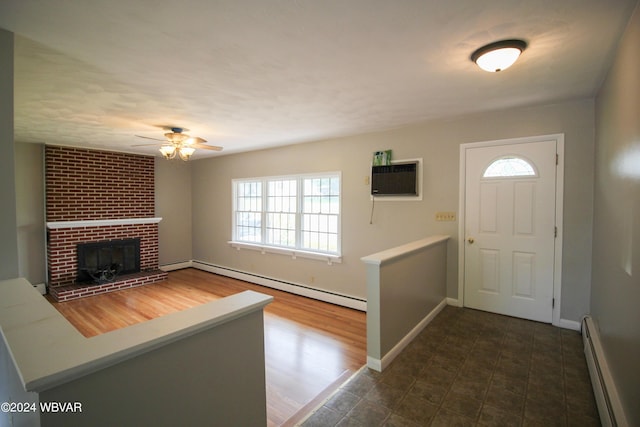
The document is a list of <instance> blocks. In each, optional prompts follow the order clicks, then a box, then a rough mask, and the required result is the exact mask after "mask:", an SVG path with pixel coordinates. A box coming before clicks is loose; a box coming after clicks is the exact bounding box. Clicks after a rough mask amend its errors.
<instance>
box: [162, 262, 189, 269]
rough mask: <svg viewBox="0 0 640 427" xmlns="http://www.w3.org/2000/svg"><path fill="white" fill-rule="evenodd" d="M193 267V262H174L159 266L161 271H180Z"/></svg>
mask: <svg viewBox="0 0 640 427" xmlns="http://www.w3.org/2000/svg"><path fill="white" fill-rule="evenodd" d="M189 267H193V261H185V262H176V263H174V264H165V265H161V266H160V270H162V271H174V270H182V269H183V268H189Z"/></svg>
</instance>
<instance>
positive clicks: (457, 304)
mask: <svg viewBox="0 0 640 427" xmlns="http://www.w3.org/2000/svg"><path fill="white" fill-rule="evenodd" d="M447 305H451V306H453V307H462V305H461V304H460V300H459V299H457V298H447Z"/></svg>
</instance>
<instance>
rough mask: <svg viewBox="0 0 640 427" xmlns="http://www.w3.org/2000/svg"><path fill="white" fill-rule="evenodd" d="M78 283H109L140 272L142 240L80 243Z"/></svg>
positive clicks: (78, 249) (78, 247)
mask: <svg viewBox="0 0 640 427" xmlns="http://www.w3.org/2000/svg"><path fill="white" fill-rule="evenodd" d="M77 255H78V274H77V278H76V281H77V282H78V283H91V282H94V283H98V284H102V283H108V282H112V281H114V280H115V279H116V277H117V276H120V275H123V274H130V273H137V272H139V271H140V239H139V238H135V239H122V240H109V241H101V242H90V243H79V244H78V245H77Z"/></svg>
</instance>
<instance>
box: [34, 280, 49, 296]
mask: <svg viewBox="0 0 640 427" xmlns="http://www.w3.org/2000/svg"><path fill="white" fill-rule="evenodd" d="M33 287H34V288H35V289H36V291H38V292H40V294H42V295H45V294H46V293H47V286H46V285H45V284H44V283H38V284H36V285H33Z"/></svg>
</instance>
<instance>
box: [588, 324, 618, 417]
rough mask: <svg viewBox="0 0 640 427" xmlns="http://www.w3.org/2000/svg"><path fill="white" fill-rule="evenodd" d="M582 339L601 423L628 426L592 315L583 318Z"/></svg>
mask: <svg viewBox="0 0 640 427" xmlns="http://www.w3.org/2000/svg"><path fill="white" fill-rule="evenodd" d="M582 340H583V342H584V354H585V357H586V359H587V366H588V367H589V376H590V377H591V385H592V387H593V394H594V396H595V399H596V404H597V405H598V412H599V414H600V422H601V424H602V425H603V427H609V426H611V427H626V426H628V424H627V420H626V417H625V415H624V411H623V409H622V403H621V402H620V398H619V396H618V392H617V390H616V387H615V384H614V382H613V377H612V376H611V371H610V370H609V366H608V364H607V360H606V358H605V356H604V351H603V349H602V343H601V342H600V333H599V332H598V329H597V328H596V325H595V323H594V321H593V319H592V318H591V316H585V317H584V318H583V319H582Z"/></svg>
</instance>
